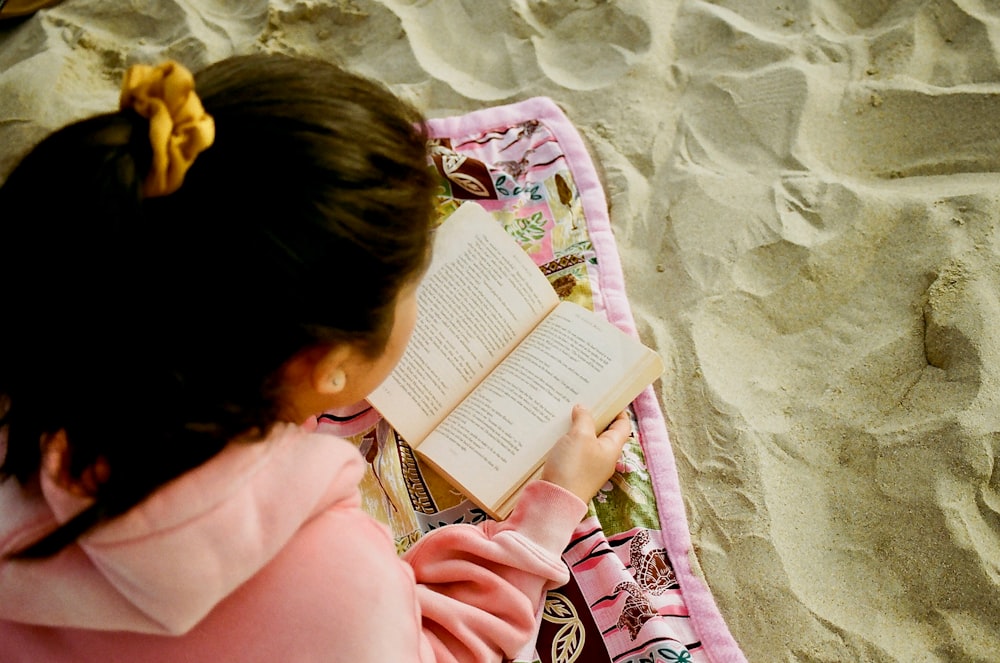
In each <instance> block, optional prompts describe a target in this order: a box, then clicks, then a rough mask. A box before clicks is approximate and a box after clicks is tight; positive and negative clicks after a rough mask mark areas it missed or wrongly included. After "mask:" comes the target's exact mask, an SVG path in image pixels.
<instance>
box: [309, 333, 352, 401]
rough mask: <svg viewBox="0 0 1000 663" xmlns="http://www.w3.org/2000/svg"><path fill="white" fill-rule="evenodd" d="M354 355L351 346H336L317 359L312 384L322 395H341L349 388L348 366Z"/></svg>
mask: <svg viewBox="0 0 1000 663" xmlns="http://www.w3.org/2000/svg"><path fill="white" fill-rule="evenodd" d="M352 354H353V349H352V348H351V346H349V345H336V346H334V347H332V348H330V349H329V350H327V351H326V352H325V353H324V354H323V355H321V356H320V357H319V358H317V359H316V361H315V363H314V364H313V370H312V376H311V384H312V387H313V389H315V390H316V392H317V393H320V394H331V395H332V394H339V393H340V392H342V391H343V390H344V388H345V387H346V386H347V366H348V363H349V360H350V358H351V356H352Z"/></svg>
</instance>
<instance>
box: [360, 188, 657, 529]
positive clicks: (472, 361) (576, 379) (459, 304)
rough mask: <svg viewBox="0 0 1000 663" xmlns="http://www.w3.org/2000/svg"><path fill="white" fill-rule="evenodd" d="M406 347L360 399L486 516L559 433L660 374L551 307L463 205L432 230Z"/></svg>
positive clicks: (538, 276) (492, 223)
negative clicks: (584, 411) (580, 412)
mask: <svg viewBox="0 0 1000 663" xmlns="http://www.w3.org/2000/svg"><path fill="white" fill-rule="evenodd" d="M417 301H418V304H419V307H420V312H419V313H418V315H417V324H416V328H415V330H414V332H413V336H412V337H411V339H410V342H409V345H408V346H407V348H406V352H405V353H404V355H403V358H402V359H401V360H400V362H399V364H398V365H397V366H396V368H395V369H394V370H393V372H392V374H391V375H390V376H389V377H388V378H387V379H386V380H385V381H384V382H383V383H382V385H380V386H379V387H378V389H376V390H375V391H374V392H373V393H372V394H371V396H369V398H368V400H369V402H370V403H371V404H372V405H373V406H374V407H375V408H376V409H377V410H378V411H379V412H381V413H382V416H384V417H385V418H386V419H387V420H388V421H389V423H390V424H391V425H392V426H393V428H395V429H396V431H397V432H398V433H399V434H400V436H401V437H402V438H403V439H404V440H406V442H407V443H408V444H409V445H410V446H411V447H412V448H413V449H414V451H416V452H417V453H418V454H419V455H420V457H421V458H422V459H423V460H425V461H427V462H428V463H429V464H430V465H431V466H432V467H433V468H435V469H436V470H437V471H438V472H440V473H441V475H442V476H444V477H445V478H446V479H447V480H448V481H450V482H451V483H452V484H453V485H455V486H456V487H457V488H458V489H460V490H461V491H462V492H463V493H464V494H465V495H466V496H467V497H468V498H469V499H471V500H472V501H473V502H475V503H476V504H477V505H479V506H480V507H482V508H483V509H484V510H485V511H486V512H487V513H488V514H490V515H491V516H492V517H494V518H497V519H502V518H506V517H507V515H508V514H509V513H510V511H511V509H512V508H513V505H514V503H515V502H516V498H517V496H518V494H519V492H520V490H521V489H522V488H523V486H524V484H526V483H527V482H528V481H529V480H530V479H531V478H533V477H534V476H536V475H537V474H538V473H539V472H540V470H541V466H542V464H543V463H544V461H545V458H546V456H547V454H548V452H549V450H550V449H551V447H552V446H553V445H554V444H555V442H556V440H558V439H559V438H560V437H561V436H562V435H563V434H565V433H566V432H567V431H568V430H569V426H570V420H571V411H572V406H573V404H574V403H581V404H583V405H585V406H587V407H588V408H589V409H590V412H591V414H592V415H593V417H594V420H595V422H596V424H597V430H598V431H601V430H604V428H606V427H607V426H608V424H609V423H610V422H611V420H612V419H614V417H615V416H616V415H617V414H618V413H619V412H621V411H622V410H623V409H625V407H627V406H628V404H629V403H630V402H632V400H633V399H634V398H635V397H636V396H637V395H638V394H639V392H641V391H642V390H643V389H644V388H645V387H646V386H647V385H649V384H650V383H651V382H653V381H654V380H656V379H657V378H658V377H659V376H660V374H661V373H662V372H663V364H662V362H661V360H660V358H659V356H658V355H657V354H656V353H655V352H653V351H652V350H650V349H649V348H647V347H645V346H643V345H642V344H641V343H639V341H637V340H635V339H634V338H632V337H631V336H629V335H627V334H625V333H624V332H622V331H621V330H619V329H618V328H617V327H614V326H613V325H611V324H610V323H608V322H607V321H606V320H604V319H603V318H602V317H600V316H599V315H597V314H595V313H594V312H592V311H590V310H588V309H586V308H584V307H582V306H579V305H577V304H573V303H570V302H560V301H559V298H558V296H557V295H556V293H555V291H554V290H553V288H552V286H551V285H550V284H549V281H548V279H546V278H545V276H544V275H543V274H542V272H541V270H539V269H538V267H537V266H536V265H535V264H534V262H532V260H531V258H530V257H529V256H528V255H527V254H526V253H525V252H524V250H522V249H521V247H520V245H518V244H517V242H516V241H515V240H514V239H513V238H512V237H510V236H509V235H508V234H507V233H506V231H505V230H504V229H503V228H502V227H501V226H500V224H498V223H497V221H496V220H495V219H494V218H493V217H492V216H491V215H490V214H489V212H487V211H485V210H484V209H483V208H482V207H480V206H479V205H478V204H476V203H465V204H464V205H462V207H460V208H459V209H458V210H457V211H456V212H455V213H453V214H452V215H451V216H450V217H448V218H447V219H446V220H445V221H444V223H442V224H441V226H440V227H439V228H438V230H437V231H436V237H435V240H434V257H433V259H432V261H431V265H430V267H429V268H428V270H427V273H426V275H425V276H424V280H423V282H422V283H421V284H420V287H419V289H418V291H417Z"/></svg>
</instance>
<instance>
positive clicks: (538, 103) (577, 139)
mask: <svg viewBox="0 0 1000 663" xmlns="http://www.w3.org/2000/svg"><path fill="white" fill-rule="evenodd" d="M530 120H538V121H540V122H542V123H543V124H545V125H546V126H547V127H548V128H549V129H550V130H551V131H552V133H553V134H555V136H556V138H557V139H558V141H559V144H560V145H561V146H562V148H563V151H564V153H565V154H566V158H567V162H568V165H569V168H570V172H571V173H572V175H573V179H574V180H575V181H576V185H577V187H578V189H579V192H580V198H581V201H582V203H583V209H584V213H585V215H586V218H587V226H588V229H589V230H590V238H591V241H592V242H593V244H594V251H595V253H596V254H597V264H598V269H599V272H600V279H599V292H597V293H595V295H596V296H595V298H594V303H595V308H598V309H599V310H603V312H604V314H605V315H606V316H607V318H608V320H610V321H611V322H612V323H614V324H615V325H617V326H618V327H619V328H620V329H622V330H624V331H626V332H628V333H630V334H632V335H633V336H635V337H638V331H637V330H636V326H635V320H634V319H633V318H632V310H631V307H630V305H629V302H628V298H627V296H626V292H625V280H624V275H623V271H622V265H621V260H620V258H619V255H618V246H617V244H616V242H615V238H614V235H613V233H612V232H611V219H610V218H609V216H608V204H607V199H606V198H605V196H604V188H603V186H602V185H601V181H600V178H599V177H598V175H597V171H596V169H595V168H594V164H593V162H592V161H591V158H590V153H589V152H588V151H587V148H586V145H585V144H584V142H583V138H582V137H581V136H580V134H579V132H578V131H577V129H576V127H575V126H573V124H572V123H571V122H570V120H569V118H568V117H567V116H566V114H565V113H563V111H562V109H560V108H559V106H557V105H556V103H555V102H554V101H553V100H552V99H550V98H548V97H533V98H530V99H526V100H524V101H520V102H517V103H513V104H509V105H505V106H496V107H491V108H485V109H482V110H478V111H473V112H471V113H467V114H465V115H457V116H453V117H445V118H435V119H431V120H429V121H428V130H429V132H430V135H431V137H432V138H440V137H464V136H469V135H471V134H476V133H483V132H486V131H491V130H495V129H503V128H506V127H510V126H514V125H517V124H521V123H523V122H527V121H530ZM633 408H634V409H635V413H636V416H637V417H638V422H639V429H640V435H641V439H642V440H643V450H644V452H645V454H646V463H647V465H648V467H649V472H650V477H651V481H652V484H653V490H654V492H655V494H656V501H657V506H658V509H659V514H660V528H661V530H662V531H663V539H664V543H665V545H666V547H667V554H668V555H669V556H670V561H671V563H672V564H673V567H674V572H675V573H676V574H677V580H678V582H679V584H680V586H681V591H682V593H683V595H684V601H685V603H686V604H687V607H688V611H689V612H690V615H691V621H692V623H693V625H694V628H695V631H696V632H697V633H698V636H699V638H700V639H701V643H702V645H703V646H704V651H705V653H707V654H708V656H709V658H710V659H711V660H712V661H714V662H715V663H745V662H746V658H745V657H744V655H743V652H742V651H741V650H740V647H739V645H737V644H736V641H735V640H734V639H733V637H732V635H731V634H730V632H729V627H728V626H727V625H726V622H725V620H724V619H723V618H722V614H721V613H720V612H719V609H718V606H717V605H716V603H715V599H714V598H713V597H712V593H711V590H709V588H708V586H707V585H706V584H705V583H704V581H703V580H702V579H701V578H700V577H698V576H697V575H695V573H694V571H693V569H692V567H691V562H690V557H689V555H690V554H691V535H690V530H689V528H688V521H687V515H686V513H685V511H684V501H683V499H682V497H681V488H680V483H679V481H678V477H677V467H676V465H675V461H674V456H673V452H672V451H671V446H670V438H669V435H668V434H667V426H666V421H665V420H664V418H663V413H662V411H661V410H660V405H659V403H658V402H657V400H656V394H655V392H654V391H653V388H652V387H648V388H647V389H646V390H645V391H643V392H642V393H641V394H640V395H639V397H638V398H636V400H635V402H634V403H633Z"/></svg>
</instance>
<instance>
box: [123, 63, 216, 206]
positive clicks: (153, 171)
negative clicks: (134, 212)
mask: <svg viewBox="0 0 1000 663" xmlns="http://www.w3.org/2000/svg"><path fill="white" fill-rule="evenodd" d="M119 105H120V106H121V108H123V109H125V108H131V109H133V110H135V112H137V113H139V115H142V116H143V117H145V118H146V119H148V120H149V142H150V144H151V145H152V147H153V163H152V165H151V166H150V169H149V173H148V174H147V175H146V180H145V181H144V182H143V189H142V192H143V195H145V196H146V197H147V198H152V197H155V196H166V195H169V194H171V193H173V192H174V191H176V190H177V189H179V188H180V186H181V183H182V182H183V181H184V175H185V173H187V171H188V168H190V167H191V164H192V163H194V160H195V157H197V156H198V155H199V154H200V153H201V152H202V151H203V150H205V149H206V148H208V147H209V146H210V145H211V144H212V141H214V140H215V121H214V120H212V116H211V115H209V114H207V113H206V112H205V109H204V107H202V105H201V100H200V99H198V95H197V94H195V92H194V76H192V75H191V72H190V71H188V70H187V69H186V68H184V67H183V66H182V65H180V64H177V63H176V62H173V61H167V62H164V63H163V64H160V65H157V66H155V67H150V66H148V65H141V64H140V65H134V66H132V67H129V70H128V71H127V72H125V80H124V81H123V82H122V93H121V99H120V101H119Z"/></svg>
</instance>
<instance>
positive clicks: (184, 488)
mask: <svg viewBox="0 0 1000 663" xmlns="http://www.w3.org/2000/svg"><path fill="white" fill-rule="evenodd" d="M314 428H315V422H311V425H306V426H295V425H292V424H280V425H278V426H275V427H274V429H273V430H272V431H271V433H270V434H269V435H268V437H267V438H266V439H265V440H262V441H259V442H243V443H241V442H233V443H231V444H229V445H228V446H227V447H226V448H225V449H223V450H222V452H220V453H219V454H218V455H217V456H215V457H214V458H212V459H211V460H209V461H208V462H207V463H205V464H203V465H201V466H199V467H198V468H195V469H194V470H192V471H190V472H188V473H186V474H184V475H183V476H181V477H179V478H177V479H175V480H174V481H172V482H170V483H168V484H166V485H165V486H163V487H162V488H160V489H159V490H157V491H156V492H155V493H154V494H153V495H151V496H150V497H149V498H147V499H146V500H145V501H143V502H142V503H140V504H139V505H137V506H136V507H135V508H133V509H132V510H130V511H128V512H127V513H125V514H124V515H122V516H120V517H118V518H115V519H113V520H111V521H108V522H107V523H103V524H102V525H100V526H98V527H97V528H95V529H94V530H93V531H91V532H88V533H87V534H85V535H84V536H83V537H81V538H80V540H79V541H78V542H77V543H76V544H74V545H71V546H68V547H67V548H66V549H64V550H63V551H61V552H60V553H59V554H57V555H55V556H53V557H51V558H47V559H42V560H30V561H9V560H0V619H6V620H11V621H16V622H21V623H27V624H36V625H41V626H56V627H74V628H88V629H103V630H120V631H133V632H139V633H152V634H180V633H185V632H186V631H188V630H190V629H191V628H192V627H193V626H194V625H195V624H197V623H198V622H199V621H201V619H203V618H204V617H205V615H207V614H208V612H209V611H210V610H211V609H212V608H213V607H214V606H215V605H216V604H217V603H218V602H219V601H221V600H222V599H223V598H225V597H226V596H227V595H228V594H229V593H231V592H232V591H233V590H234V589H236V588H237V587H238V586H239V585H241V584H242V583H243V582H245V581H246V580H247V579H249V578H250V577H251V576H253V575H254V574H255V573H256V572H257V571H258V570H260V569H261V568H262V567H263V566H264V565H266V564H267V563H268V562H269V561H270V560H271V559H272V558H273V557H274V556H275V555H276V554H277V553H278V551H280V550H281V549H282V548H283V547H284V546H285V544H286V543H287V542H288V540H289V539H290V538H291V536H292V535H293V534H294V533H295V532H296V531H297V530H298V529H299V528H300V527H301V526H302V524H303V523H305V522H306V521H307V520H309V519H310V518H312V517H313V516H314V515H316V514H318V513H319V512H321V511H323V510H324V509H325V508H327V507H328V506H329V505H331V504H333V503H336V502H340V501H344V500H358V495H357V485H358V482H359V481H360V478H361V475H362V473H363V470H364V461H363V459H362V458H361V456H360V454H359V453H358V451H357V449H356V448H355V447H354V446H353V445H351V444H349V443H348V442H346V441H344V440H342V439H340V438H336V437H332V436H329V435H323V434H318V433H315V432H311V429H314ZM86 504H87V501H86V500H81V499H80V498H78V497H75V496H73V495H72V494H70V493H68V492H67V491H65V490H63V489H61V488H60V487H58V486H56V485H55V484H54V483H52V482H51V481H49V480H48V479H47V477H45V476H42V477H40V478H39V480H38V481H36V482H34V483H33V485H28V486H22V485H20V484H19V483H18V482H17V481H16V480H14V479H8V480H6V481H4V482H2V483H0V551H2V552H5V553H6V552H9V551H12V550H16V549H17V548H18V547H19V546H22V545H24V544H26V543H28V542H30V541H33V540H35V539H37V538H38V537H39V536H40V535H41V534H43V533H44V532H46V531H49V530H51V529H52V528H53V527H55V526H56V525H57V524H58V523H62V522H65V521H66V520H68V519H69V518H71V517H72V516H73V515H74V514H76V513H78V512H79V511H80V510H81V509H82V508H83V507H85V506H86Z"/></svg>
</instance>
